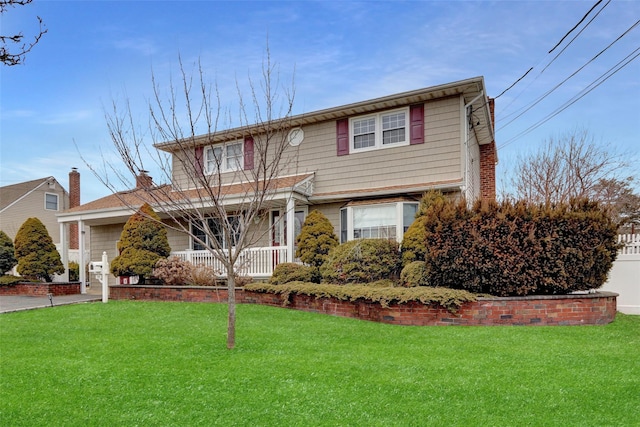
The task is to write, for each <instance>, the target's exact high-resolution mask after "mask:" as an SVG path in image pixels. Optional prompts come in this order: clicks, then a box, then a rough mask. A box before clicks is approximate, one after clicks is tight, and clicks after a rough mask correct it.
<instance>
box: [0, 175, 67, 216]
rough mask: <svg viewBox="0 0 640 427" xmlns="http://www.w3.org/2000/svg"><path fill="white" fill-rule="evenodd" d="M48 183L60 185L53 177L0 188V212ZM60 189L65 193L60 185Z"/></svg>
mask: <svg viewBox="0 0 640 427" xmlns="http://www.w3.org/2000/svg"><path fill="white" fill-rule="evenodd" d="M48 182H53V183H55V184H57V185H60V183H59V182H58V181H57V180H56V179H55V178H54V177H52V176H48V177H46V178H40V179H34V180H32V181H25V182H20V183H18V184H12V185H5V186H4V187H0V212H2V211H3V210H5V209H7V208H8V207H10V206H12V205H13V204H15V203H16V202H17V201H19V200H20V199H22V198H23V197H25V196H27V195H28V194H29V193H31V192H32V191H34V190H36V189H37V188H39V187H40V186H42V185H43V184H46V183H48ZM60 188H61V189H62V190H63V191H64V192H65V193H66V190H65V189H64V187H63V186H62V185H60Z"/></svg>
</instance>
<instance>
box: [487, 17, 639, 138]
mask: <svg viewBox="0 0 640 427" xmlns="http://www.w3.org/2000/svg"><path fill="white" fill-rule="evenodd" d="M639 24H640V20H638V21H636V22H635V24H633V25H632V26H631V27H629V28H628V29H627V30H626V31H625V32H624V33H622V34H621V35H620V36H618V38H616V39H615V40H614V41H612V42H611V43H609V45H607V47H605V48H604V49H602V50H601V51H600V52H598V53H597V54H596V55H595V56H594V57H592V58H591V59H590V60H588V61H587V62H586V63H584V64H583V65H582V66H581V67H580V68H578V69H577V70H576V71H574V72H573V73H571V74H570V75H569V76H568V77H566V78H565V79H564V80H562V81H561V82H560V83H558V84H556V85H555V86H554V87H553V88H551V89H549V90H548V91H546V92H545V93H544V94H543V95H541V96H540V97H538V98H537V99H536V100H535V101H534V102H533V103H532V104H530V105H529V106H528V107H526V108H525V109H524V110H523V111H522V112H520V113H519V114H518V115H517V116H516V117H514V118H513V119H511V120H509V121H508V122H507V123H505V124H504V125H502V126H500V127H499V128H498V129H497V130H502V129H504V128H505V127H507V126H509V125H510V124H511V123H513V122H514V121H515V120H517V119H518V118H520V117H522V115H523V114H525V113H526V112H527V111H529V110H531V109H532V108H533V107H535V106H536V105H538V104H539V103H540V102H542V100H543V99H545V98H546V97H547V96H549V95H550V94H551V93H553V92H554V91H556V90H557V89H558V88H559V87H560V86H562V85H563V84H565V83H566V82H567V81H569V80H570V79H571V78H573V77H574V76H575V75H576V74H578V73H579V72H580V71H582V70H583V69H584V68H585V67H586V66H587V65H589V64H590V63H592V62H593V61H595V60H596V59H597V58H598V57H599V56H600V55H602V54H603V53H604V52H606V51H607V50H609V49H610V48H611V47H612V46H613V45H614V44H616V43H617V42H618V41H620V40H621V39H622V38H623V37H624V36H626V35H627V34H629V32H631V31H632V30H633V29H634V28H635V27H637V26H638V25H639Z"/></svg>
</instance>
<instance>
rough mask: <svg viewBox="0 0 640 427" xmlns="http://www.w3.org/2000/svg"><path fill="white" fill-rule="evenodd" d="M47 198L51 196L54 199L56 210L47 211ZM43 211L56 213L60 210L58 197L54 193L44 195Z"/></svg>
mask: <svg viewBox="0 0 640 427" xmlns="http://www.w3.org/2000/svg"><path fill="white" fill-rule="evenodd" d="M49 196H53V197H55V198H56V208H55V209H49V208H48V207H47V204H48V203H47V197H49ZM44 209H45V210H47V211H58V210H60V196H59V195H57V194H56V193H44Z"/></svg>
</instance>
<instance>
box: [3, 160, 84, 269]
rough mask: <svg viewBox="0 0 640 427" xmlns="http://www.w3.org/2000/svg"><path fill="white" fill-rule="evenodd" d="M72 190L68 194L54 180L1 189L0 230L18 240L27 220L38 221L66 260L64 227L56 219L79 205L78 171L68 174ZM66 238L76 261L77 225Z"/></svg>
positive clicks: (74, 225)
mask: <svg viewBox="0 0 640 427" xmlns="http://www.w3.org/2000/svg"><path fill="white" fill-rule="evenodd" d="M69 189H70V192H67V190H65V188H64V187H63V186H62V185H61V184H60V183H59V182H58V181H57V180H56V179H55V178H54V177H52V176H50V177H47V178H41V179H35V180H33V181H27V182H21V183H19V184H13V185H7V186H4V187H0V230H2V231H4V232H5V233H7V235H8V236H9V237H10V238H11V240H15V237H16V234H17V233H18V230H19V229H20V227H21V226H22V224H24V222H25V221H26V220H27V219H28V218H38V219H39V220H40V221H42V223H43V224H44V225H45V227H46V228H47V231H48V232H49V235H50V236H51V239H52V240H53V243H54V244H55V245H56V248H57V249H58V251H59V252H60V255H61V256H62V257H63V258H64V256H63V253H62V248H63V243H62V241H61V239H60V235H61V232H60V229H61V227H60V223H59V222H58V219H57V217H56V216H57V215H58V214H59V213H61V212H63V211H65V210H67V209H69V208H70V207H74V206H78V205H79V204H80V174H79V173H78V171H77V170H76V169H75V168H74V169H72V170H71V172H70V173H69ZM63 234H64V235H65V236H66V238H67V239H68V242H67V247H68V248H71V250H70V251H69V252H68V253H69V259H70V260H75V261H77V259H78V254H77V252H78V232H77V225H76V224H72V225H71V227H70V229H69V231H68V232H67V231H63Z"/></svg>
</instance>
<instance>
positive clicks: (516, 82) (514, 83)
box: [495, 0, 611, 107]
mask: <svg viewBox="0 0 640 427" xmlns="http://www.w3.org/2000/svg"><path fill="white" fill-rule="evenodd" d="M610 2H611V0H609V1H607V3H606V4H605V5H604V6H603V7H602V9H604V8H605V7H607V5H608V4H609V3H610ZM600 3H602V0H598V2H596V4H594V5H593V6H592V7H591V9H589V11H588V12H587V13H586V14H585V15H584V16H583V17H582V19H581V20H580V21H579V22H578V23H577V24H576V25H574V26H573V28H572V29H571V30H569V31H568V32H567V33H566V34H565V35H564V36H563V37H562V38H561V39H560V41H559V42H558V43H556V45H555V46H554V47H553V48H552V49H551V50H550V51H549V52H547V55H549V54H550V53H551V52H553V51H554V50H555V49H556V48H557V47H558V46H559V45H560V44H562V42H563V41H564V39H565V38H566V37H567V36H568V35H569V34H571V33H572V32H573V30H575V29H576V28H577V27H578V26H579V25H580V24H581V23H582V22H583V21H584V20H585V19H586V18H587V16H589V14H590V13H591V12H592V11H593V9H595V8H596V7H597V6H598V5H599V4H600ZM602 9H600V11H599V12H598V14H600V12H602ZM598 14H596V16H594V17H593V18H592V19H591V20H590V21H589V22H588V23H587V25H586V26H585V27H584V28H587V27H588V26H589V24H591V22H592V21H593V20H594V19H595V18H596V17H597V16H598ZM584 28H583V29H582V30H581V31H580V33H582V31H584ZM580 33H578V35H576V37H578V36H579V35H580ZM576 37H574V38H573V39H572V40H571V42H569V45H570V44H571V43H572V42H573V41H574V40H575V39H576ZM569 45H567V47H568V46H569ZM565 49H566V47H565ZM565 49H562V51H561V52H560V53H559V54H558V55H556V57H554V58H553V59H552V60H551V62H550V63H549V64H548V65H547V66H546V67H545V68H544V69H543V70H542V71H541V72H540V74H542V72H544V70H546V69H547V67H548V66H549V65H551V63H552V62H553V61H555V60H556V59H557V58H558V56H560V55H561V54H562V52H564V50H565ZM543 60H544V58H543V59H542V60H540V61H539V62H538V63H537V64H536V65H535V66H534V67H531V68H529V70H527V72H526V73H524V74H523V75H522V76H521V77H520V78H519V79H517V80H516V81H515V82H513V83H512V84H511V85H510V86H509V87H508V88H506V89H505V90H503V91H502V92H501V93H500V95H498V96H496V97H495V99H498V98H500V97H501V96H502V95H504V94H505V93H506V92H507V91H509V90H510V89H511V88H513V87H514V86H515V85H516V84H518V83H519V82H520V81H521V80H522V79H524V78H525V77H526V75H527V74H529V73H530V72H531V70H533V69H534V68H535V67H537V66H538V65H540V63H541V62H542V61H543ZM540 74H538V76H539V75H540ZM536 79H537V77H536ZM534 81H535V79H534ZM520 94H522V93H520ZM520 94H519V95H518V97H519V96H520ZM518 97H516V98H515V99H517V98H518ZM515 99H514V101H515ZM512 103H513V101H512ZM509 105H511V104H509ZM507 107H508V106H507Z"/></svg>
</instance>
